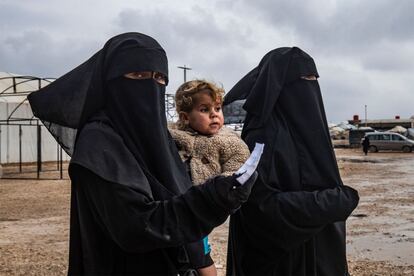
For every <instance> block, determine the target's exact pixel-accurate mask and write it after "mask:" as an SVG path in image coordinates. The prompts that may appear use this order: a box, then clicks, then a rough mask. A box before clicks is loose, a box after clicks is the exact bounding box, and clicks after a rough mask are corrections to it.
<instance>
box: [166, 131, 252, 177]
mask: <svg viewBox="0 0 414 276" xmlns="http://www.w3.org/2000/svg"><path fill="white" fill-rule="evenodd" d="M169 130H170V133H171V136H172V137H173V139H174V140H175V143H176V145H177V147H178V150H179V153H180V156H181V159H182V160H183V161H188V160H189V163H190V169H191V178H192V180H193V183H194V184H195V185H198V184H201V183H203V182H205V181H206V180H207V179H208V178H210V177H214V176H217V175H225V176H228V175H232V174H233V173H235V172H236V171H237V170H238V169H239V168H240V167H241V166H242V165H243V163H244V162H245V161H246V160H247V158H248V157H249V155H250V152H249V148H248V147H247V145H246V144H245V143H244V142H243V140H242V139H241V138H240V136H239V135H238V134H237V133H236V132H235V131H233V130H231V129H229V128H226V127H223V128H222V129H220V131H219V133H217V134H216V135H212V136H205V135H201V134H199V133H197V132H194V131H192V130H179V129H177V127H176V126H175V125H170V126H169Z"/></svg>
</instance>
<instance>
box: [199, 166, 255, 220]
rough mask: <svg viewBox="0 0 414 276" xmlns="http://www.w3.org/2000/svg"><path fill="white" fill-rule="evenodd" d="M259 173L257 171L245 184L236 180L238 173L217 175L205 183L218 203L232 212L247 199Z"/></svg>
mask: <svg viewBox="0 0 414 276" xmlns="http://www.w3.org/2000/svg"><path fill="white" fill-rule="evenodd" d="M258 175H259V174H258V173H257V171H255V172H254V173H253V174H252V176H251V177H250V178H249V179H248V180H247V181H246V183H244V184H243V185H240V183H239V182H238V181H237V180H236V178H237V177H238V175H232V176H227V177H225V176H217V177H215V178H211V179H209V180H207V181H206V183H204V184H203V185H205V188H206V190H207V191H208V193H209V194H210V196H211V197H212V199H213V200H214V202H215V203H216V204H217V205H219V206H220V207H222V208H224V209H226V210H228V211H230V212H232V211H233V210H235V209H238V208H239V207H240V206H241V205H242V204H243V203H244V202H246V201H247V199H248V198H249V195H250V192H251V190H252V188H253V185H254V183H255V182H256V179H257V176H258Z"/></svg>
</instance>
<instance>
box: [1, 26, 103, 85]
mask: <svg viewBox="0 0 414 276" xmlns="http://www.w3.org/2000/svg"><path fill="white" fill-rule="evenodd" d="M0 42H1V44H0V60H1V61H2V67H3V68H0V70H2V71H8V72H12V73H18V74H23V75H35V76H39V77H58V76H60V75H62V74H64V73H65V72H67V71H69V70H70V69H72V68H73V67H75V66H77V65H78V64H80V63H81V62H83V61H84V60H85V59H86V58H88V57H89V55H92V53H93V52H94V51H95V50H97V49H96V47H95V45H96V43H94V42H83V43H78V41H77V40H76V39H70V38H67V39H64V40H55V39H53V37H52V36H50V35H49V34H48V33H46V32H44V31H38V30H34V31H24V32H22V33H21V34H12V35H9V36H7V37H5V38H3V39H2V40H0Z"/></svg>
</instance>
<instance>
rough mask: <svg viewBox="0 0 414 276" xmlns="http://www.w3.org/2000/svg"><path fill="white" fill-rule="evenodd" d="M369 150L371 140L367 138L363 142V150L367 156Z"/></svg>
mask: <svg viewBox="0 0 414 276" xmlns="http://www.w3.org/2000/svg"><path fill="white" fill-rule="evenodd" d="M368 149H369V138H368V136H365V138H364V140H363V141H362V150H363V151H364V153H365V155H368Z"/></svg>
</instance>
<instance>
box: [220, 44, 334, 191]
mask: <svg viewBox="0 0 414 276" xmlns="http://www.w3.org/2000/svg"><path fill="white" fill-rule="evenodd" d="M310 75H313V76H315V77H318V76H319V75H318V72H317V70H316V66H315V63H314V61H313V59H312V58H311V57H310V56H309V55H308V54H306V53H305V52H303V51H302V50H301V49H299V48H296V47H293V48H286V47H285V48H278V49H275V50H273V51H271V52H269V53H267V54H266V55H265V56H264V57H263V59H262V60H261V62H260V63H259V65H258V66H257V67H256V68H254V69H253V70H252V71H250V72H249V73H248V74H247V75H246V76H245V77H244V78H242V79H241V80H240V81H239V82H238V83H237V84H236V85H235V86H234V87H233V88H232V89H231V90H230V91H229V93H228V94H227V95H226V97H225V103H224V104H229V103H231V102H233V101H235V100H242V99H246V101H245V103H244V106H243V108H244V109H246V111H247V117H246V119H245V123H244V127H243V132H242V137H243V138H244V139H245V141H246V142H247V144H248V145H249V147H253V146H254V143H255V142H256V141H260V142H264V143H265V144H266V147H265V150H264V155H263V157H262V159H261V166H259V175H260V176H262V177H267V179H266V180H265V182H266V183H269V184H271V185H272V186H274V187H275V188H278V189H280V190H282V191H294V190H308V191H309V190H315V189H320V188H329V187H336V186H337V185H341V184H342V182H341V179H340V176H339V170H338V167H337V163H336V158H335V155H334V152H333V148H332V143H331V139H330V136H329V130H328V126H327V121H326V115H325V111H324V106H323V102H322V96H321V92H320V88H319V85H318V82H317V80H305V79H302V78H301V77H303V76H310ZM271 171H273V172H274V173H269V172H271Z"/></svg>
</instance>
